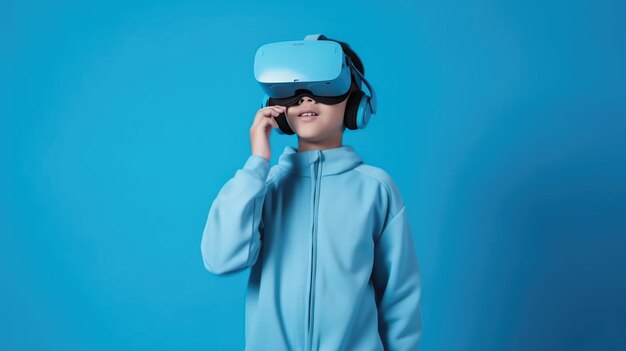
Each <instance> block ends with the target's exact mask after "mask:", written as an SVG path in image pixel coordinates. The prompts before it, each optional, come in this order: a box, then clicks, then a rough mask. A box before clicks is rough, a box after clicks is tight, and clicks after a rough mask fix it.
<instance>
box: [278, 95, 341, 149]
mask: <svg viewBox="0 0 626 351" xmlns="http://www.w3.org/2000/svg"><path fill="white" fill-rule="evenodd" d="M347 103H348V98H346V99H345V100H344V101H342V102H340V103H338V104H334V105H326V104H323V103H321V102H319V103H318V102H316V101H315V100H314V99H313V98H311V97H308V96H304V97H302V98H301V99H300V101H298V102H296V103H295V104H294V105H291V106H287V113H286V116H287V122H288V123H289V126H290V127H291V129H292V130H293V131H294V132H295V133H296V134H297V135H298V137H299V138H301V139H304V140H306V141H310V142H321V141H327V140H330V139H336V138H339V140H341V135H342V134H343V131H344V129H345V127H344V124H343V118H344V113H345V111H346V104H347ZM305 111H313V112H315V113H317V117H301V116H300V115H301V114H302V113H303V112H305Z"/></svg>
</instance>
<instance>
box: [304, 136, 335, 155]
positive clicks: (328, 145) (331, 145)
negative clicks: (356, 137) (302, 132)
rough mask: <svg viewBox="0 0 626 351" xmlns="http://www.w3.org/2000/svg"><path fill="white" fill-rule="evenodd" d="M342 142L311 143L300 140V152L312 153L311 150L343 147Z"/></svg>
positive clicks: (324, 141) (322, 141)
mask: <svg viewBox="0 0 626 351" xmlns="http://www.w3.org/2000/svg"><path fill="white" fill-rule="evenodd" d="M341 146H343V145H342V140H341V138H339V139H338V140H321V141H309V140H303V139H301V138H298V152H303V151H310V150H327V149H335V148H338V147H341Z"/></svg>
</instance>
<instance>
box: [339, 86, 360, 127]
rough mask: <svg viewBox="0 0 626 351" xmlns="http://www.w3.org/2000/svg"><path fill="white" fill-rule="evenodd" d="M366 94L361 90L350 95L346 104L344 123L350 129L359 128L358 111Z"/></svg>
mask: <svg viewBox="0 0 626 351" xmlns="http://www.w3.org/2000/svg"><path fill="white" fill-rule="evenodd" d="M363 95H365V93H363V92H362V91H360V90H357V91H353V92H352V94H350V96H349V97H348V103H347V104H346V112H345V113H344V118H343V124H345V126H346V127H347V128H348V129H350V130H355V129H358V124H357V112H358V109H359V105H360V104H361V100H362V99H361V98H362V97H363Z"/></svg>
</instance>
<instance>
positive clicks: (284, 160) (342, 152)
mask: <svg viewBox="0 0 626 351" xmlns="http://www.w3.org/2000/svg"><path fill="white" fill-rule="evenodd" d="M318 160H319V161H320V162H321V163H322V164H323V165H322V176H326V175H331V174H338V173H343V172H345V171H349V170H351V169H352V168H354V167H356V166H358V165H359V164H361V163H363V160H362V159H361V157H359V155H358V154H357V153H356V152H355V151H354V149H353V148H352V146H350V145H342V146H340V147H336V148H332V149H326V150H307V151H301V152H298V150H297V149H296V148H294V147H293V146H286V147H285V149H284V151H283V153H282V154H281V155H280V158H279V159H278V166H280V167H281V168H283V169H284V170H286V171H287V172H290V173H295V174H298V175H302V176H306V177H310V176H311V166H312V165H313V164H314V163H315V162H316V161H318Z"/></svg>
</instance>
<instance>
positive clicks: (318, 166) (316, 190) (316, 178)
mask: <svg viewBox="0 0 626 351" xmlns="http://www.w3.org/2000/svg"><path fill="white" fill-rule="evenodd" d="M322 161H323V154H322V152H321V151H319V150H318V151H317V159H316V160H315V163H314V165H313V167H315V170H314V171H313V172H312V173H313V226H312V228H311V255H310V258H311V261H310V267H311V269H310V276H309V301H308V319H307V340H306V348H305V349H306V350H312V347H313V311H314V308H315V298H314V297H315V273H316V267H317V214H318V212H319V211H318V210H319V197H320V195H319V194H320V185H321V181H322V177H321V174H322Z"/></svg>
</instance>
